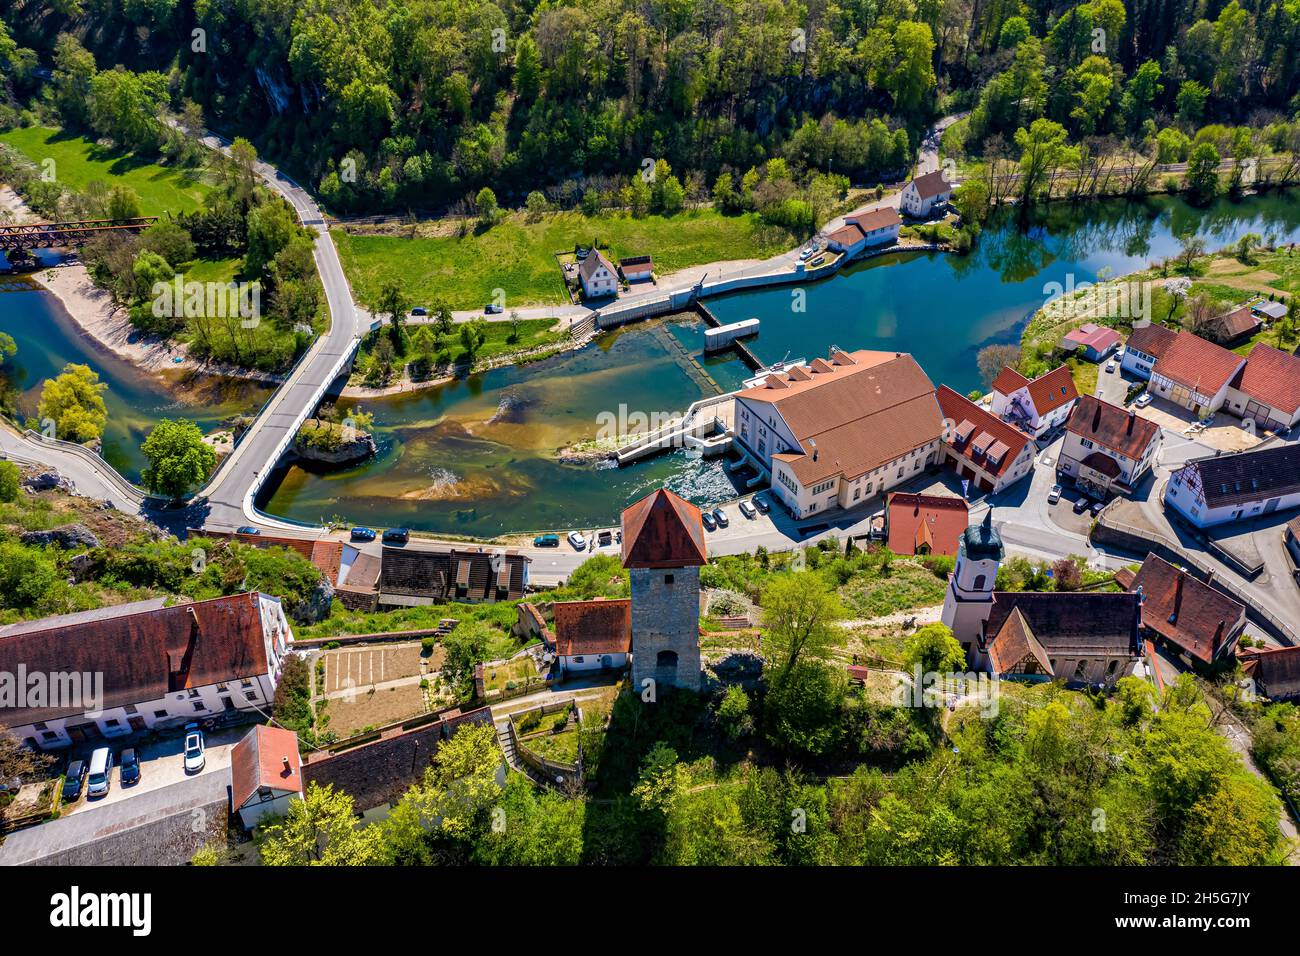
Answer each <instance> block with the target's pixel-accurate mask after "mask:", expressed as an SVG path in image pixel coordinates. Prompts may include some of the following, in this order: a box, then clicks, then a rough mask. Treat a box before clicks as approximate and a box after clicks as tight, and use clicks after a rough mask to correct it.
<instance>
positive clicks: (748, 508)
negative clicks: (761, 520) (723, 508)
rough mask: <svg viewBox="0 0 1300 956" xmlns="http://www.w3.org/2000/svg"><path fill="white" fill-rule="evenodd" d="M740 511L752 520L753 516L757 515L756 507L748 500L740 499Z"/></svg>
mask: <svg viewBox="0 0 1300 956" xmlns="http://www.w3.org/2000/svg"><path fill="white" fill-rule="evenodd" d="M740 513H741V514H742V515H744V516H745V517H746V518H749V519H750V520H751V521H752V520H753V519H754V518H755V517H757V516H758V509H757V508H755V507H754V506H753V505H752V504H750V503H749V502H748V501H742V502H741V503H740Z"/></svg>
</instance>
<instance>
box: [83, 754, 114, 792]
mask: <svg viewBox="0 0 1300 956" xmlns="http://www.w3.org/2000/svg"><path fill="white" fill-rule="evenodd" d="M112 783H113V751H111V750H109V749H108V748H107V747H100V748H98V749H97V750H96V751H95V752H94V753H93V754H91V755H90V773H89V775H87V777H86V796H87V797H102V796H104V795H105V794H106V793H108V789H109V787H110V786H112Z"/></svg>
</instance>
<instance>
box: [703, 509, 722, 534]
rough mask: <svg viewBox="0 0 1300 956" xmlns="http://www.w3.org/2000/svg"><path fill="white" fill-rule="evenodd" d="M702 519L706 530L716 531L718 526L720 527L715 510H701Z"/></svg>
mask: <svg viewBox="0 0 1300 956" xmlns="http://www.w3.org/2000/svg"><path fill="white" fill-rule="evenodd" d="M700 521H702V522H704V530H705V531H715V530H717V527H718V519H716V518H715V517H713V512H711V511H701V512H700Z"/></svg>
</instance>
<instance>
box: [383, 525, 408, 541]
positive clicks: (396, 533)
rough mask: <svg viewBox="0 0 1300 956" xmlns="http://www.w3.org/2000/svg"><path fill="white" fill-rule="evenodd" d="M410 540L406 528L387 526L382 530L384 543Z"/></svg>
mask: <svg viewBox="0 0 1300 956" xmlns="http://www.w3.org/2000/svg"><path fill="white" fill-rule="evenodd" d="M410 540H411V532H410V531H408V530H407V529H406V528H389V529H388V530H387V531H385V532H384V544H406V542H408V541H410Z"/></svg>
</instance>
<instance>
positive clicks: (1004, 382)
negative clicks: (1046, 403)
mask: <svg viewBox="0 0 1300 956" xmlns="http://www.w3.org/2000/svg"><path fill="white" fill-rule="evenodd" d="M1028 384H1029V379H1027V378H1025V377H1024V376H1023V375H1021V374H1020V373H1019V372H1017V371H1016V370H1015V369H1013V368H1012V367H1011V366H1009V365H1007V366H1004V367H1003V369H1002V371H1000V372H998V377H997V378H995V379H994V380H993V391H995V392H997V393H999V394H1001V395H1010V394H1011V393H1012V392H1014V391H1016V390H1017V389H1020V388H1024V387H1025V386H1026V385H1028Z"/></svg>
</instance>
